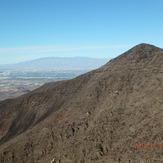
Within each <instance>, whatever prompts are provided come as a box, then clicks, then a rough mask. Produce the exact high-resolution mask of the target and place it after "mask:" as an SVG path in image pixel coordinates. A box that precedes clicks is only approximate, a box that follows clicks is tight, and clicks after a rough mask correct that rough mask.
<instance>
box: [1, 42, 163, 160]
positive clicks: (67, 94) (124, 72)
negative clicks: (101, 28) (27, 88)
mask: <svg viewBox="0 0 163 163" xmlns="http://www.w3.org/2000/svg"><path fill="white" fill-rule="evenodd" d="M162 81H163V50H162V49H160V48H157V47H155V46H152V45H148V44H140V45H137V46H135V47H133V48H132V49H130V50H129V51H127V52H126V53H124V54H122V55H120V56H119V57H117V58H115V59H113V60H111V61H110V62H108V63H107V64H106V65H104V66H102V67H100V68H99V69H96V70H94V71H91V72H88V73H86V74H84V75H81V76H79V77H77V78H75V79H72V80H67V81H60V82H54V83H48V84H45V85H44V86H42V87H40V88H39V89H36V90H35V91H32V92H30V93H28V94H26V95H23V96H20V97H19V98H17V99H13V100H6V101H3V102H0V144H1V145H0V162H2V163H57V162H62V163H89V162H93V163H94V162H99V163H102V162H106V163H140V162H141V163H153V162H157V163H162V162H163V119H162V116H163V82H162Z"/></svg>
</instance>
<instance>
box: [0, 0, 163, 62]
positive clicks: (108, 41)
mask: <svg viewBox="0 0 163 163" xmlns="http://www.w3.org/2000/svg"><path fill="white" fill-rule="evenodd" d="M162 28H163V0H135V1H134V0H133V1H131V0H0V64H6V63H16V62H21V61H25V60H31V59H36V58H41V57H52V56H54V57H73V56H87V57H94V58H114V57H116V56H118V55H119V54H121V53H123V52H125V51H126V50H128V49H129V48H131V47H132V46H135V45H136V44H139V43H149V44H154V45H156V46H159V47H161V48H163V30H162Z"/></svg>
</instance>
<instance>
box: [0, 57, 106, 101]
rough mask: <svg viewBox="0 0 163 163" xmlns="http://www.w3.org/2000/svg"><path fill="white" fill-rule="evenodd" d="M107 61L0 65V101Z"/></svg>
mask: <svg viewBox="0 0 163 163" xmlns="http://www.w3.org/2000/svg"><path fill="white" fill-rule="evenodd" d="M108 60H109V59H93V58H84V57H74V58H41V59H36V60H32V61H27V62H23V63H18V64H12V65H0V101H2V100H4V99H8V98H15V97H18V96H20V95H23V94H25V93H27V92H30V91H32V90H34V89H36V88H38V87H40V86H41V85H43V84H45V83H48V82H53V81H59V80H68V79H72V78H74V77H76V76H78V75H81V74H83V73H86V72H88V71H90V70H92V69H95V68H98V67H99V66H102V65H103V64H105V63H106V62H107V61H108Z"/></svg>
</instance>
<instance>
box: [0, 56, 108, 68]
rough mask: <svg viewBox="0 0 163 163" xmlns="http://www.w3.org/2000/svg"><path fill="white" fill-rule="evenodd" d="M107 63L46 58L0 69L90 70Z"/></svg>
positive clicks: (93, 59)
mask: <svg viewBox="0 0 163 163" xmlns="http://www.w3.org/2000/svg"><path fill="white" fill-rule="evenodd" d="M108 61H109V58H103V59H99V58H88V57H71V58H70V57H69V58H68V57H67V58H60V57H48V58H40V59H35V60H31V61H26V62H21V63H17V64H8V65H0V69H12V70H41V71H42V70H44V71H49V70H92V69H96V68H98V67H100V66H102V65H104V64H106V63H107V62H108Z"/></svg>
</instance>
